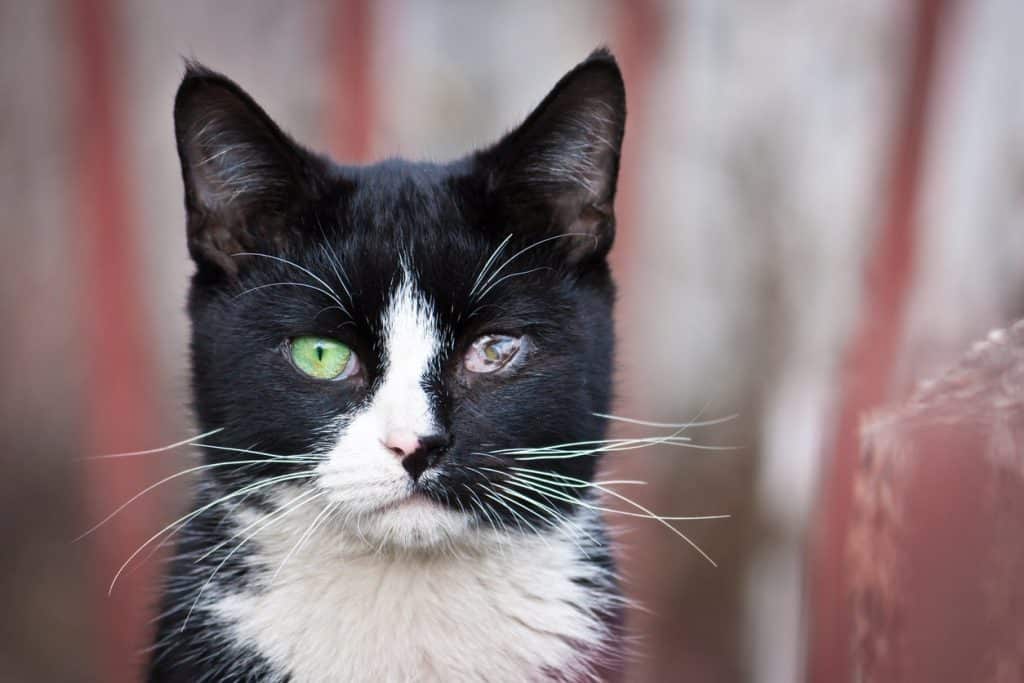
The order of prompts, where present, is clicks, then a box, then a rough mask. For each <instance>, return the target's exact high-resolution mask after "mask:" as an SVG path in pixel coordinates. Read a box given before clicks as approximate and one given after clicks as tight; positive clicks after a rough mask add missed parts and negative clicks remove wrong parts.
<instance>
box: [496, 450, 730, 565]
mask: <svg viewBox="0 0 1024 683" xmlns="http://www.w3.org/2000/svg"><path fill="white" fill-rule="evenodd" d="M511 469H514V470H522V469H523V468H518V467H517V468H511ZM533 473H535V472H533ZM544 474H545V475H547V476H551V477H559V478H563V479H566V480H568V481H575V482H577V483H579V482H583V483H586V482H584V481H583V480H582V479H577V478H576V477H569V476H566V475H564V474H556V473H554V472H545V473H544ZM593 487H594V488H595V489H597V490H598V491H603V492H604V493H607V494H608V495H610V496H613V497H615V498H618V499H619V500H621V501H623V502H624V503H627V504H628V505H632V506H633V507H635V508H636V509H638V510H640V511H641V512H646V513H647V514H648V515H650V516H651V519H653V520H654V521H656V522H658V523H660V524H661V525H662V526H664V527H665V528H666V529H668V530H670V531H671V532H672V533H674V534H675V535H676V536H679V538H681V539H683V540H684V541H686V542H687V543H688V544H689V545H690V547H692V548H693V549H694V550H696V551H697V552H698V553H700V555H701V556H702V557H703V558H704V559H705V560H707V561H708V562H710V563H711V566H712V567H717V566H718V565H717V564H716V563H715V561H714V560H713V559H711V556H710V555H708V554H707V553H706V552H704V550H703V549H702V548H701V547H700V546H699V545H697V544H696V543H695V542H694V541H693V540H692V539H691V538H690V537H689V536H687V535H686V534H684V533H683V532H682V531H680V530H679V529H677V528H675V527H674V526H672V525H671V524H669V523H668V522H667V521H665V520H664V519H663V518H661V517H659V516H658V515H657V514H655V513H654V512H653V511H652V510H650V509H648V508H646V507H644V506H643V505H641V504H640V503H637V502H636V501H634V500H632V499H630V498H628V497H626V496H624V495H622V494H621V493H619V492H618V491H615V490H614V489H610V488H605V487H603V486H601V485H599V484H594V485H593Z"/></svg>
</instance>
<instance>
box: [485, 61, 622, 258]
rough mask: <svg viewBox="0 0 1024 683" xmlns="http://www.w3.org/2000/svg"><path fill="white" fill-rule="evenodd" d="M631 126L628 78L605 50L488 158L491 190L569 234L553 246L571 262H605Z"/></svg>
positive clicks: (545, 227)
mask: <svg viewBox="0 0 1024 683" xmlns="http://www.w3.org/2000/svg"><path fill="white" fill-rule="evenodd" d="M625 123H626V93H625V87H624V86H623V82H622V74H621V73H620V72H619V67H618V65H617V64H616V63H615V58H614V57H613V56H612V55H611V53H610V52H608V51H607V50H604V49H601V50H597V51H595V52H594V53H592V54H591V55H590V57H588V58H587V59H586V60H585V61H584V62H582V63H581V64H579V65H578V66H576V68H574V69H573V70H572V71H570V72H569V73H568V74H566V75H565V76H564V77H563V78H562V79H561V80H560V81H559V82H558V84H557V85H556V86H555V87H554V89H553V90H552V91H551V92H550V93H549V94H548V96H547V97H545V98H544V100H543V101H542V102H541V103H540V105H539V106H538V107H537V108H536V109H535V110H534V111H533V112H532V113H531V114H530V115H529V117H527V119H526V121H525V122H524V123H523V124H522V125H521V126H519V128H517V129H516V130H514V131H512V132H511V133H509V134H508V135H506V136H505V138H504V139H502V140H501V141H500V142H499V143H498V144H497V145H495V146H494V147H492V148H490V149H488V150H486V151H484V152H482V153H481V155H480V157H479V160H480V162H482V163H483V164H484V167H485V168H486V169H487V172H488V173H489V183H488V184H489V186H490V191H491V192H494V193H495V195H496V196H497V198H498V202H499V203H500V204H501V205H503V206H504V207H505V210H506V211H507V212H510V213H512V214H516V215H518V217H519V219H520V222H525V223H531V224H532V229H540V230H542V231H544V232H545V233H550V235H551V236H555V235H564V236H565V237H564V239H555V240H552V246H553V247H555V246H556V245H557V248H560V249H562V250H563V251H564V253H565V254H566V257H567V258H568V259H569V261H570V262H571V263H574V264H579V263H584V262H588V261H594V260H600V259H603V258H604V257H605V255H606V254H607V252H608V250H609V249H610V248H611V245H612V240H613V239H614V236H615V210H614V200H615V187H616V182H617V178H618V172H619V154H620V150H621V147H622V136H623V132H624V129H625ZM524 227H525V226H524Z"/></svg>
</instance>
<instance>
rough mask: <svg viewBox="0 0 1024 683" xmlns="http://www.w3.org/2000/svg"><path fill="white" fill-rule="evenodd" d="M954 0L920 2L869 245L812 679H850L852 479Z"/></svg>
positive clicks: (903, 276)
mask: <svg viewBox="0 0 1024 683" xmlns="http://www.w3.org/2000/svg"><path fill="white" fill-rule="evenodd" d="M951 4H952V3H948V2H945V0H917V3H916V9H915V12H916V14H915V19H914V22H913V31H914V33H913V35H912V36H911V37H910V38H911V40H912V41H913V45H912V47H911V49H912V54H911V56H910V70H909V73H908V75H907V81H906V83H907V87H906V89H905V93H906V100H905V103H904V107H903V113H902V118H901V120H900V121H899V123H898V127H897V137H896V138H895V139H894V140H893V141H892V149H893V161H892V166H891V171H890V173H891V175H890V182H889V183H888V185H887V186H886V190H887V191H888V192H889V196H888V197H887V201H888V206H887V210H886V213H885V217H884V223H883V224H882V226H881V230H880V231H879V234H878V235H877V237H876V238H875V243H874V248H873V250H872V251H871V252H869V256H868V261H867V272H866V281H865V287H864V294H863V303H862V305H861V312H860V318H859V320H858V323H857V329H856V331H855V333H854V337H853V340H852V342H851V346H850V349H849V351H848V354H847V358H846V363H845V367H844V369H843V371H844V375H843V386H842V387H841V396H840V401H839V406H840V407H839V415H838V422H837V426H836V433H835V442H834V449H833V453H832V455H831V457H830V459H829V462H828V463H827V464H826V466H825V475H824V478H823V480H822V485H821V488H820V491H819V499H818V500H819V504H818V508H817V511H816V520H815V522H814V524H815V528H814V532H813V535H812V538H811V546H810V548H809V567H808V584H809V585H808V592H809V595H808V597H809V600H810V604H809V619H808V621H809V623H808V625H809V630H808V638H809V641H810V642H809V646H808V656H809V660H808V680H810V681H814V682H816V683H817V682H820V683H847V682H848V681H853V680H856V679H855V678H854V677H853V675H852V671H851V667H850V651H851V646H852V638H853V630H852V623H853V620H852V612H851V605H850V596H849V585H850V584H849V575H848V572H847V567H846V558H845V554H844V552H845V548H846V543H847V534H848V531H849V525H850V519H851V502H852V498H853V481H854V472H855V468H856V463H857V458H858V453H859V449H860V444H859V438H858V434H859V428H860V425H861V421H862V420H863V419H864V416H865V415H866V414H868V413H869V412H870V411H872V410H874V409H876V408H877V407H879V406H880V405H882V404H883V403H884V402H885V401H887V400H889V399H891V398H892V397H891V395H890V390H891V388H892V386H891V383H892V379H893V363H894V360H895V358H896V355H897V352H898V345H899V343H900V340H901V338H902V333H903V318H904V310H905V306H906V302H907V297H908V293H909V289H910V283H911V282H912V276H913V270H914V247H915V220H916V216H915V209H916V206H917V203H918V202H917V198H918V188H919V184H920V175H921V173H920V170H921V166H922V151H923V146H924V141H925V133H926V130H927V127H928V116H927V114H928V104H929V99H930V97H929V96H930V93H931V87H932V81H933V73H934V67H935V63H936V55H937V47H938V40H939V36H940V32H941V27H942V23H943V22H942V20H943V19H944V17H945V16H947V14H948V12H949V11H950V9H951V8H950V5H951Z"/></svg>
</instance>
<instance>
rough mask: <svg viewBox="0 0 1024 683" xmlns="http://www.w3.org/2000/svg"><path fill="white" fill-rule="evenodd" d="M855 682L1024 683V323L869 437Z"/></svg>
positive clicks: (859, 497) (857, 480)
mask: <svg viewBox="0 0 1024 683" xmlns="http://www.w3.org/2000/svg"><path fill="white" fill-rule="evenodd" d="M862 442H863V446H862V450H861V454H860V458H859V459H858V462H857V463H856V472H855V474H854V498H853V507H852V514H851V518H850V530H849V534H848V537H847V546H846V549H845V552H844V554H843V559H844V562H846V563H847V566H848V577H849V578H848V582H847V585H846V587H847V589H848V590H849V592H850V595H851V598H852V603H853V607H854V611H853V615H852V620H851V624H850V625H851V626H852V629H853V630H852V634H851V635H852V637H853V640H852V644H853V647H852V659H851V662H850V669H849V673H850V676H849V678H850V679H852V680H856V681H858V682H862V683H914V682H915V681H928V682H929V683H945V682H948V683H960V682H961V681H972V682H975V683H1010V682H1011V681H1021V680H1024V543H1022V542H1021V530H1022V529H1024V322H1021V323H1018V324H1017V325H1016V326H1015V327H1014V328H1013V329H1012V330H1010V331H1009V332H1003V331H1000V332H994V333H992V334H991V335H990V336H989V339H988V341H987V342H982V343H980V344H978V345H976V346H975V348H974V349H973V350H972V351H971V352H970V353H969V354H967V356H966V357H965V358H964V359H963V361H962V362H961V363H960V364H959V365H957V366H956V367H955V368H954V369H953V370H952V371H951V372H949V373H947V374H946V375H945V376H943V377H941V378H940V379H939V380H938V381H936V382H933V383H930V384H929V385H927V386H923V387H922V388H921V389H920V390H919V391H918V392H917V394H916V395H915V396H914V397H913V399H912V400H911V401H909V402H908V403H907V404H906V405H904V406H902V407H900V408H899V409H896V410H892V411H888V412H883V413H881V414H878V415H876V416H875V417H874V418H873V419H872V420H871V421H870V422H869V423H868V424H867V426H866V427H865V428H864V429H863V430H862Z"/></svg>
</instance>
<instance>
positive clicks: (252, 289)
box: [235, 282, 351, 315]
mask: <svg viewBox="0 0 1024 683" xmlns="http://www.w3.org/2000/svg"><path fill="white" fill-rule="evenodd" d="M268 287H305V288H306V289H312V290H313V291H315V292H320V293H321V294H323V295H324V296H326V297H327V298H329V299H330V300H331V301H333V302H334V303H335V304H337V305H338V308H340V309H341V310H342V311H344V312H345V314H346V315H351V314H350V313H349V312H348V309H347V308H345V305H344V304H342V303H341V301H339V300H338V298H337V297H336V296H334V295H333V294H331V293H330V292H328V291H327V290H326V289H324V288H323V287H317V286H316V285H307V284H306V283H305V282H271V283H270V284H266V285H259V286H258V287H250V288H249V289H246V290H245V291H242V292H239V293H238V294H236V295H235V298H236V299H238V298H239V297H242V296H244V295H246V294H249V293H251V292H258V291H260V290H261V289H267V288H268Z"/></svg>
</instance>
